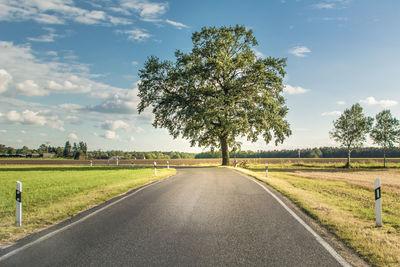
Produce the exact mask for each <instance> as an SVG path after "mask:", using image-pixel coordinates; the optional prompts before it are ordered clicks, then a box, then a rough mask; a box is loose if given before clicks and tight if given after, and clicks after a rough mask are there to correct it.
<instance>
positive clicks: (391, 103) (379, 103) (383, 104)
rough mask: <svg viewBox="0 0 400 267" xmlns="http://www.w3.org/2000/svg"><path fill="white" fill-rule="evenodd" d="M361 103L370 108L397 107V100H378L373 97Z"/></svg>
mask: <svg viewBox="0 0 400 267" xmlns="http://www.w3.org/2000/svg"><path fill="white" fill-rule="evenodd" d="M360 103H362V104H366V105H368V106H381V107H383V108H387V107H392V106H395V105H397V101H395V100H376V99H375V97H373V96H370V97H367V98H366V99H362V100H360Z"/></svg>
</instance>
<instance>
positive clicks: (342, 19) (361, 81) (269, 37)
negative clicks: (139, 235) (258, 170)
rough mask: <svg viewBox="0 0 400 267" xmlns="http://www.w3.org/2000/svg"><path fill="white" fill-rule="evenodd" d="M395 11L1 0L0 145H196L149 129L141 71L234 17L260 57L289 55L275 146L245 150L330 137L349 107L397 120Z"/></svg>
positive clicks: (354, 5)
mask: <svg viewBox="0 0 400 267" xmlns="http://www.w3.org/2000/svg"><path fill="white" fill-rule="evenodd" d="M399 10H400V2H399V1H396V0H392V1H390V0H385V1H373V0H315V1H311V0H310V1H307V0H268V1H232V0H230V1H227V0H226V1H225V0H224V1H222V0H221V1H168V2H167V1H150V0H149V1H147V0H97V1H94V0H93V1H92V0H87V1H77V0H75V1H74V0H0V143H2V144H6V145H8V146H13V147H16V148H18V147H22V146H23V145H27V146H28V147H30V148H36V147H38V146H39V145H40V144H42V143H47V142H48V143H50V144H51V145H53V146H63V145H64V143H65V141H66V140H70V141H72V142H77V141H85V142H87V144H88V147H89V150H94V149H103V150H109V149H120V150H128V151H131V150H136V151H150V150H162V151H170V150H175V151H192V152H199V151H202V148H198V147H194V148H191V147H190V145H189V142H188V141H186V140H182V139H179V138H178V139H176V140H173V139H172V138H171V137H170V136H169V135H168V133H167V131H166V130H165V129H154V128H153V127H152V125H151V122H152V114H151V112H150V110H148V111H146V112H145V113H143V114H141V115H138V113H137V111H136V106H137V103H138V101H139V99H138V97H137V85H136V84H137V82H138V81H139V80H138V77H137V72H138V70H139V69H140V68H142V66H143V63H144V62H145V60H146V58H147V57H148V56H150V55H155V56H158V57H160V58H161V59H169V60H173V59H174V57H173V55H174V51H175V50H177V49H179V50H183V51H186V52H188V51H190V49H191V48H192V43H191V35H192V33H193V32H195V31H200V29H201V28H202V27H203V26H222V25H236V24H239V25H245V26H246V27H247V28H251V29H252V30H253V31H254V35H255V37H256V39H257V40H258V42H259V46H258V47H256V48H255V52H256V53H257V55H258V56H260V57H265V56H273V57H280V58H282V57H284V58H287V64H288V65H287V69H286V71H287V76H286V79H285V84H286V89H285V92H284V96H285V98H286V101H287V106H288V107H289V114H288V117H287V118H288V120H289V122H290V124H291V128H292V131H293V135H292V136H291V137H290V138H288V139H287V141H285V143H284V144H282V145H279V146H278V147H275V146H274V145H273V142H271V143H270V144H268V145H267V144H265V143H264V142H263V141H261V140H260V141H258V142H257V143H253V144H252V143H248V142H246V141H243V147H242V148H243V149H251V150H259V149H261V150H269V149H275V148H277V149H283V148H289V149H294V148H304V147H314V146H332V145H337V144H335V143H334V142H333V141H332V140H330V139H329V134H328V132H329V130H331V129H332V121H333V120H335V119H337V118H338V116H339V115H340V113H341V112H343V110H344V109H345V108H348V107H350V106H351V105H352V104H354V103H357V102H358V103H360V104H361V105H362V106H363V108H364V110H365V113H366V114H367V115H369V116H374V115H375V114H376V113H378V112H379V111H381V110H382V109H385V108H389V109H390V110H391V111H392V114H393V115H394V116H396V117H397V118H399V117H400V116H399V115H400V109H399V105H398V102H399V101H400V90H399V89H400V88H399V85H400V64H399V62H400V51H399V48H400V17H399V16H398V11H399ZM370 144H371V143H370Z"/></svg>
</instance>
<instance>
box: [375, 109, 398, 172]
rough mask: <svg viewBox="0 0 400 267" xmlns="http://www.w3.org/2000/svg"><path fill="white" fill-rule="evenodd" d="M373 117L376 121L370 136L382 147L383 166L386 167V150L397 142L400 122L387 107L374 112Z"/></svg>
mask: <svg viewBox="0 0 400 267" xmlns="http://www.w3.org/2000/svg"><path fill="white" fill-rule="evenodd" d="M375 118H376V123H375V125H374V127H373V128H372V131H371V133H370V136H371V138H372V140H373V141H374V143H375V144H377V145H379V146H381V147H383V153H384V154H383V157H384V158H385V160H384V166H385V167H386V150H387V149H388V148H392V147H393V146H394V144H397V143H398V142H399V138H400V123H399V120H397V119H396V118H394V117H393V116H392V114H391V113H390V110H387V109H386V110H383V111H381V112H379V113H378V114H376V117H375Z"/></svg>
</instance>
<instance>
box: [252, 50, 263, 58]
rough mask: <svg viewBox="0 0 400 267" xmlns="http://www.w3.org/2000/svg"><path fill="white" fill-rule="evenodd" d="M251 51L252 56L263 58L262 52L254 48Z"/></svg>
mask: <svg viewBox="0 0 400 267" xmlns="http://www.w3.org/2000/svg"><path fill="white" fill-rule="evenodd" d="M253 50H254V54H255V55H256V57H259V58H265V55H264V54H263V53H262V52H260V51H259V50H257V49H255V48H253Z"/></svg>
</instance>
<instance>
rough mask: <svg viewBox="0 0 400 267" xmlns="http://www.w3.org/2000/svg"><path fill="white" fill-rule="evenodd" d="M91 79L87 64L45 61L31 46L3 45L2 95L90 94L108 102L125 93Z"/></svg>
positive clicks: (0, 67) (0, 43) (0, 59)
mask: <svg viewBox="0 0 400 267" xmlns="http://www.w3.org/2000/svg"><path fill="white" fill-rule="evenodd" d="M92 76H94V75H92V74H90V73H89V69H88V67H87V66H86V65H84V64H79V63H71V64H67V63H61V62H57V61H54V60H52V61H46V60H43V59H39V58H37V57H36V56H35V53H34V52H33V51H32V49H31V47H30V46H29V45H14V44H13V43H12V42H4V41H0V93H6V92H7V93H8V94H15V93H17V94H20V95H26V96H44V95H48V94H51V93H68V94H86V93H88V94H89V93H90V96H92V97H99V96H101V98H107V97H108V96H109V94H112V93H115V92H118V91H120V90H122V89H121V88H117V87H113V86H109V85H107V84H104V83H101V82H97V81H94V80H93V79H92ZM14 88H15V90H10V89H14Z"/></svg>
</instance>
